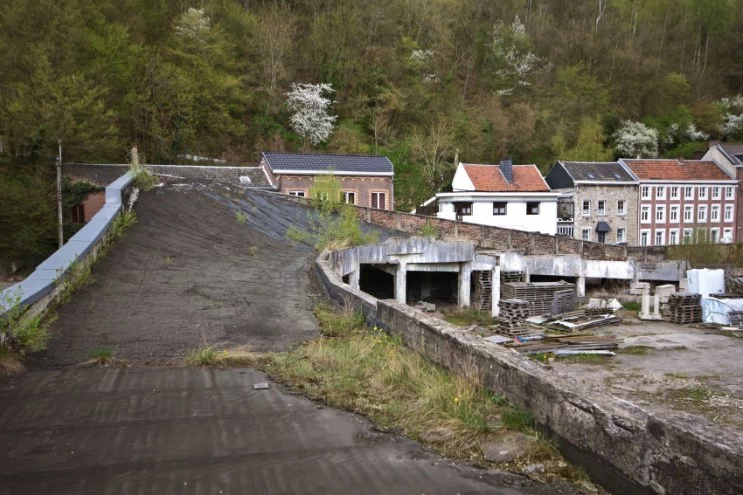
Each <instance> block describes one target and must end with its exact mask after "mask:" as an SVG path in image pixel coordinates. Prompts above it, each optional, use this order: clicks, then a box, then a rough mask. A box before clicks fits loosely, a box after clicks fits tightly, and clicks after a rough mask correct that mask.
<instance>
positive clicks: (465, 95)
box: [0, 0, 743, 207]
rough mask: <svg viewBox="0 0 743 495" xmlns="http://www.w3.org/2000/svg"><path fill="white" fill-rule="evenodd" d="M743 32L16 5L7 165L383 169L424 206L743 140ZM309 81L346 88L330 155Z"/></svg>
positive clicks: (644, 6)
mask: <svg viewBox="0 0 743 495" xmlns="http://www.w3.org/2000/svg"><path fill="white" fill-rule="evenodd" d="M742 27H743V0H374V1H358V0H199V1H196V0H171V1H166V0H97V1H95V2H91V1H89V0H34V1H33V2H31V1H27V0H6V1H4V2H2V3H0V75H1V77H0V137H1V138H2V141H1V143H2V146H1V150H2V151H1V153H2V154H1V155H0V157H1V159H2V161H4V162H6V163H15V164H28V165H27V166H29V167H33V166H34V164H36V166H39V165H40V164H47V165H50V164H51V161H50V158H51V157H52V156H53V155H54V154H55V149H56V148H55V143H56V142H57V140H61V141H62V142H63V145H64V147H65V155H66V158H67V159H68V160H90V161H108V160H115V161H122V160H124V159H125V157H126V150H127V148H128V147H129V146H130V145H132V144H136V145H138V147H139V150H140V152H141V153H142V154H143V156H144V159H145V160H146V161H148V162H152V163H163V162H173V161H176V160H178V157H179V155H183V154H195V155H201V156H213V157H219V158H224V159H227V160H228V161H230V162H236V163H250V164H254V163H256V161H257V154H258V152H259V151H261V150H265V149H284V150H300V149H316V150H328V151H334V152H352V153H384V154H387V155H388V156H389V157H390V158H391V159H392V160H393V162H394V163H395V165H396V171H397V184H396V188H395V191H396V194H397V195H398V198H397V200H396V203H397V204H398V205H400V206H401V207H408V206H411V205H413V204H415V203H416V202H418V201H420V200H421V199H423V198H424V197H426V196H427V195H429V194H430V193H432V192H434V191H435V190H436V189H437V188H440V187H442V186H444V185H446V183H447V182H448V180H449V179H450V178H451V173H452V170H453V166H452V164H453V160H454V159H455V157H459V159H461V160H464V161H470V162H496V161H498V160H499V159H501V158H503V157H504V156H510V157H512V158H513V159H514V160H516V161H517V162H535V163H537V164H539V166H540V167H542V168H543V169H546V168H547V167H549V165H550V164H551V163H553V162H554V160H555V159H556V158H557V157H566V158H573V159H583V160H590V159H594V160H604V159H607V158H611V157H612V156H616V155H617V154H621V153H625V152H627V150H630V151H638V150H639V152H641V153H643V154H648V153H650V154H652V153H658V154H661V155H669V156H682V155H689V154H691V153H693V152H694V151H696V150H697V149H699V148H700V146H703V143H702V141H703V140H704V139H705V138H707V137H708V136H709V137H711V138H725V137H730V138H731V139H737V138H740V137H743V99H741V98H739V97H736V95H738V94H739V93H741V92H743V91H742V89H743V88H742V86H743V37H741V36H739V35H738V33H740V32H741V28H742ZM293 84H298V85H301V84H328V85H332V88H333V90H334V93H333V94H332V99H333V105H332V112H333V117H336V119H335V125H334V128H333V133H332V135H331V136H330V137H329V139H327V140H323V141H322V142H320V141H317V140H311V139H306V136H304V137H303V136H299V135H298V134H297V133H296V126H292V120H291V119H292V112H291V110H290V108H289V107H288V105H287V93H288V92H290V91H291V88H292V87H293V86H292V85H293ZM648 136H650V137H651V139H652V136H655V139H656V140H657V142H655V143H647V142H646V140H647V138H648Z"/></svg>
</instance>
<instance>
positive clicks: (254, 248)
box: [248, 246, 258, 256]
mask: <svg viewBox="0 0 743 495" xmlns="http://www.w3.org/2000/svg"><path fill="white" fill-rule="evenodd" d="M257 253H258V246H250V247H249V248H248V254H249V255H250V256H255V255H256V254H257Z"/></svg>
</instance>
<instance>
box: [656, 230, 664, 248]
mask: <svg viewBox="0 0 743 495" xmlns="http://www.w3.org/2000/svg"><path fill="white" fill-rule="evenodd" d="M659 237H660V241H658V238H659ZM665 245H666V229H655V235H653V246H665Z"/></svg>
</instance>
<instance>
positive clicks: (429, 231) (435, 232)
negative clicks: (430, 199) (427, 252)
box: [418, 220, 439, 239]
mask: <svg viewBox="0 0 743 495" xmlns="http://www.w3.org/2000/svg"><path fill="white" fill-rule="evenodd" d="M418 235H420V236H423V237H431V238H433V239H436V238H438V237H439V227H438V225H436V224H434V223H432V222H431V221H430V220H426V223H425V224H423V226H422V227H421V228H420V229H418Z"/></svg>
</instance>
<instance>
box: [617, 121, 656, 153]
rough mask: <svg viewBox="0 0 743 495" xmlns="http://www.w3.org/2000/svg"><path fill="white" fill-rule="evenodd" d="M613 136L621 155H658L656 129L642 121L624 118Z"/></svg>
mask: <svg viewBox="0 0 743 495" xmlns="http://www.w3.org/2000/svg"><path fill="white" fill-rule="evenodd" d="M613 137H614V143H615V146H616V149H617V151H618V152H619V154H620V155H621V156H623V157H631V158H656V157H657V156H658V131H657V130H656V129H653V128H652V127H648V126H646V125H645V124H643V123H642V122H634V121H632V120H625V121H624V122H623V123H622V126H621V127H620V128H619V129H618V130H617V132H615V133H614V136H613Z"/></svg>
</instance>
